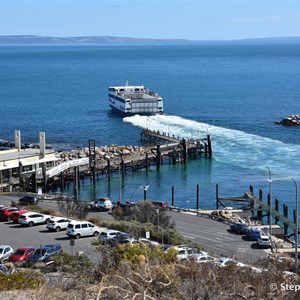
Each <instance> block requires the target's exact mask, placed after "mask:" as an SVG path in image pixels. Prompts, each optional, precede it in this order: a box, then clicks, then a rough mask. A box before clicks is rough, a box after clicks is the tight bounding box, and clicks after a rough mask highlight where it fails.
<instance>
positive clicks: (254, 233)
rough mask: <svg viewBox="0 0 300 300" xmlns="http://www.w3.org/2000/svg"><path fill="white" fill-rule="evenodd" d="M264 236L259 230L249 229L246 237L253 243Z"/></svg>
mask: <svg viewBox="0 0 300 300" xmlns="http://www.w3.org/2000/svg"><path fill="white" fill-rule="evenodd" d="M261 234H262V231H261V230H260V229H257V228H249V229H248V231H247V233H246V236H247V238H248V239H249V240H251V241H257V240H258V239H259V238H260V235H261Z"/></svg>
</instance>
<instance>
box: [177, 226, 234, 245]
mask: <svg viewBox="0 0 300 300" xmlns="http://www.w3.org/2000/svg"><path fill="white" fill-rule="evenodd" d="M180 223H183V224H186V223H184V222H180ZM176 227H177V228H183V229H188V230H189V231H196V232H199V229H192V228H190V227H186V226H178V225H177V222H176ZM201 227H203V228H205V229H206V231H205V233H207V234H210V235H213V236H216V237H218V234H216V233H215V232H210V231H209V230H207V228H206V227H205V226H201ZM225 234H226V233H225ZM198 236H199V235H198ZM222 238H223V239H226V240H230V241H236V239H234V238H231V237H229V236H223V237H222Z"/></svg>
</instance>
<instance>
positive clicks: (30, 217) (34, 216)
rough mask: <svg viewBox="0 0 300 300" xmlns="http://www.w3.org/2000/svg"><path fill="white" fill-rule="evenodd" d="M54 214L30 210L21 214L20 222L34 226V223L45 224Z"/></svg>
mask: <svg viewBox="0 0 300 300" xmlns="http://www.w3.org/2000/svg"><path fill="white" fill-rule="evenodd" d="M51 218H52V216H50V215H45V214H40V213H36V212H28V213H24V214H22V215H21V216H19V223H20V224H21V225H23V226H29V227H32V226H33V225H38V224H45V223H47V222H48V221H49V220H50V219H51Z"/></svg>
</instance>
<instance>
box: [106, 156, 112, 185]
mask: <svg viewBox="0 0 300 300" xmlns="http://www.w3.org/2000/svg"><path fill="white" fill-rule="evenodd" d="M110 172H111V170H110V159H108V160H107V179H108V181H110Z"/></svg>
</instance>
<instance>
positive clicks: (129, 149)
mask: <svg viewBox="0 0 300 300" xmlns="http://www.w3.org/2000/svg"><path fill="white" fill-rule="evenodd" d="M150 152H151V150H150V149H149V148H146V147H143V146H116V145H110V146H99V147H96V148H95V158H96V160H97V161H98V162H101V161H107V160H112V161H114V160H115V161H120V160H121V159H123V160H133V159H137V158H142V157H145V155H146V153H148V154H150ZM57 157H58V158H59V162H60V163H62V162H65V161H69V160H74V159H79V158H85V157H89V148H84V149H75V150H71V151H62V152H57Z"/></svg>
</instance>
